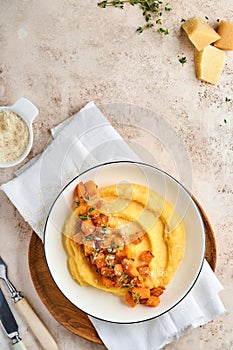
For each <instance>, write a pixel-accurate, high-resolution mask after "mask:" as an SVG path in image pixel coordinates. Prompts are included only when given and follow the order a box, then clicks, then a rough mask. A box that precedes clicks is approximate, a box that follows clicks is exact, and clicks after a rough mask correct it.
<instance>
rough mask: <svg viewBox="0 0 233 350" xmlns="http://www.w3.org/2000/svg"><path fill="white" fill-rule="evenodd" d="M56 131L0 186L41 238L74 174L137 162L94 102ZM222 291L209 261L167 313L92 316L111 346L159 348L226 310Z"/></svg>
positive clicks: (116, 349) (128, 349)
mask: <svg viewBox="0 0 233 350" xmlns="http://www.w3.org/2000/svg"><path fill="white" fill-rule="evenodd" d="M52 135H53V137H54V140H53V141H52V142H51V144H50V145H49V146H48V148H47V149H46V150H45V151H44V152H43V153H42V154H41V155H40V156H37V157H36V158H35V159H33V160H32V161H30V162H29V163H28V164H26V165H25V166H24V167H22V168H21V169H20V170H19V171H18V172H17V173H16V177H15V178H14V179H13V180H11V181H9V182H8V183H6V184H4V185H2V186H1V189H2V190H3V191H4V192H5V193H6V195H7V196H8V197H9V198H10V200H11V201H12V203H13V204H14V205H15V207H16V208H17V209H18V211H19V212H20V213H21V215H22V216H23V217H24V219H25V220H26V221H27V222H28V223H29V225H30V226H31V227H32V229H33V230H34V231H35V232H36V233H37V234H38V235H39V236H40V237H41V238H42V237H43V229H44V224H45V220H46V217H47V214H48V210H49V208H50V206H51V204H52V203H53V201H54V200H55V198H56V197H57V195H58V193H59V192H60V190H61V189H62V188H63V187H64V186H65V185H66V184H67V183H68V182H69V181H70V180H71V179H72V178H73V177H74V176H76V175H77V174H79V173H80V172H82V171H84V170H85V169H87V168H90V167H91V166H93V165H96V164H99V163H103V162H107V161H111V160H139V158H138V156H137V155H136V154H135V153H134V152H133V151H132V150H131V149H130V148H129V146H128V145H127V143H126V142H125V141H124V140H123V139H122V138H121V137H120V135H119V134H118V133H117V132H116V130H115V129H114V128H113V127H112V126H111V125H110V123H109V122H108V121H107V120H106V119H105V117H104V116H103V114H102V113H101V112H100V111H99V109H98V108H97V107H96V106H95V104H94V103H93V102H90V103H88V104H87V105H86V106H85V107H84V108H83V109H81V111H80V112H78V113H77V114H75V115H74V116H72V117H71V118H69V119H68V120H66V121H65V122H63V123H62V124H60V125H58V126H57V127H55V128H54V129H53V130H52ZM221 289H222V286H221V284H220V282H219V281H218V279H217V277H216V276H215V274H214V273H213V271H212V270H211V268H210V267H209V265H208V263H207V261H205V262H204V266H203V269H202V272H201V274H200V276H199V278H198V281H197V282H196V284H195V286H194V287H193V289H192V291H191V292H190V293H189V294H188V295H187V296H186V297H185V298H184V299H183V300H182V301H181V302H180V303H179V304H178V305H177V306H176V307H175V308H173V309H172V310H171V311H169V312H168V313H166V314H164V315H162V316H160V317H158V318H156V319H154V320H150V321H146V322H143V323H138V324H133V325H120V324H111V323H108V322H104V321H100V320H97V319H95V318H93V317H90V320H91V321H92V323H93V325H94V326H95V328H96V330H97V332H98V334H99V336H100V338H101V339H102V341H103V343H104V344H105V345H106V347H107V348H108V349H110V350H119V349H121V348H124V349H125V350H137V349H138V350H147V349H148V350H156V349H160V348H162V347H163V346H165V345H166V344H168V343H170V342H172V341H173V340H175V339H178V338H179V337H180V336H181V335H182V334H184V333H185V332H186V331H188V330H191V329H192V328H195V327H198V326H200V325H203V324H205V323H207V322H209V321H211V320H212V319H214V318H215V317H217V316H219V315H221V314H222V313H224V312H225V308H224V306H223V304H222V302H221V300H220V298H219V296H218V293H219V291H220V290H221Z"/></svg>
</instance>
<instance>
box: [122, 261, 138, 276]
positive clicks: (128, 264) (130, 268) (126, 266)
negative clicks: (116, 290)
mask: <svg viewBox="0 0 233 350" xmlns="http://www.w3.org/2000/svg"><path fill="white" fill-rule="evenodd" d="M121 264H122V267H123V271H124V272H125V273H126V274H127V275H129V276H131V277H134V276H138V275H139V272H138V270H137V269H136V267H135V266H134V262H133V260H130V259H126V258H124V259H123V260H122V262H121Z"/></svg>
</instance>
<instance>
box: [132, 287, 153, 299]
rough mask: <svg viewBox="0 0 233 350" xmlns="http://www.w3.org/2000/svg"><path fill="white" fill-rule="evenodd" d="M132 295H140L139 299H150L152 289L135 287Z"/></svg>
mask: <svg viewBox="0 0 233 350" xmlns="http://www.w3.org/2000/svg"><path fill="white" fill-rule="evenodd" d="M132 293H133V294H135V295H138V297H139V299H148V298H150V288H143V287H134V288H132Z"/></svg>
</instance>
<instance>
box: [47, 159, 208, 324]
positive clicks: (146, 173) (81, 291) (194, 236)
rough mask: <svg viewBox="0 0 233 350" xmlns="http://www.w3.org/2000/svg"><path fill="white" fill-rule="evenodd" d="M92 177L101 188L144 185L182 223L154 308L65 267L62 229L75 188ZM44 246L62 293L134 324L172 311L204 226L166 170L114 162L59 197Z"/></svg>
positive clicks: (200, 255) (198, 257)
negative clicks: (169, 273)
mask: <svg viewBox="0 0 233 350" xmlns="http://www.w3.org/2000/svg"><path fill="white" fill-rule="evenodd" d="M88 180H94V181H95V182H96V183H97V184H98V186H99V187H103V186H107V185H110V184H114V183H118V182H122V181H127V182H130V183H138V184H141V185H145V186H148V187H149V188H151V189H153V190H155V191H157V192H158V193H160V194H161V195H162V196H163V197H165V198H166V199H167V200H168V201H169V202H170V203H171V204H173V205H174V207H175V210H176V212H177V213H178V214H179V215H180V217H181V218H182V219H183V223H184V225H185V254H184V258H183V260H182V262H181V263H180V266H179V267H178V270H177V271H176V274H175V276H174V277H173V279H172V280H171V282H170V284H169V285H168V286H167V289H166V291H165V293H164V294H163V295H162V297H161V302H160V304H159V306H157V307H155V308H153V307H152V308H149V307H145V306H143V305H138V306H137V307H135V308H132V309H131V308H130V307H129V306H128V305H126V304H125V303H124V301H123V300H122V298H120V297H117V296H115V295H113V294H111V293H106V292H104V291H101V290H98V289H96V288H93V287H83V286H80V285H79V284H78V283H77V282H75V281H74V280H73V279H72V277H71V275H70V272H69V270H68V267H67V254H66V252H65V249H64V247H63V244H62V234H61V232H62V228H63V225H64V222H65V220H66V219H67V218H68V217H69V215H70V213H71V203H72V198H73V191H74V189H75V186H76V185H77V184H78V183H79V182H80V181H83V182H85V181H88ZM44 250H45V257H46V261H47V264H48V268H49V271H50V273H51V276H52V277H53V279H54V281H55V283H56V285H57V286H58V288H59V289H60V291H61V292H62V293H63V294H64V296H65V297H66V298H67V299H68V300H70V301H71V302H72V303H73V304H74V305H75V306H77V307H78V308H79V309H81V310H82V311H84V312H86V313H87V314H89V315H91V316H94V317H96V318H99V319H102V320H105V321H110V322H116V323H134V322H141V321H145V320H149V319H152V318H154V317H157V316H160V315H162V314H163V313H165V312H167V311H169V310H170V309H172V308H173V307H174V306H175V305H177V304H178V303H179V302H180V301H181V300H182V299H183V298H184V297H185V296H186V295H187V294H188V293H189V292H190V290H191V288H192V287H193V285H194V284H195V282H196V280H197V278H198V276H199V274H200V271H201V268H202V264H203V261H204V255H205V230H204V224H203V221H202V218H201V215H200V213H199V210H198V208H197V206H196V204H195V202H194V201H193V199H192V198H191V196H190V194H189V193H188V191H187V190H186V189H185V188H184V187H183V186H182V185H181V184H180V183H179V182H178V181H176V180H175V179H174V178H172V177H171V176H170V175H168V174H167V173H165V172H163V171H161V170H159V169H157V168H155V167H153V166H150V165H146V164H142V163H136V162H124V161H123V162H113V163H107V164H103V165H99V166H97V167H94V168H92V169H90V170H87V171H85V172H83V173H82V174H80V175H79V176H77V177H76V178H74V179H73V180H72V181H71V182H70V183H69V184H68V185H67V186H66V187H65V188H64V189H63V190H62V192H61V193H60V194H59V195H58V197H57V199H56V200H55V202H54V204H53V206H52V208H51V210H50V213H49V215H48V218H47V221H46V225H45V232H44Z"/></svg>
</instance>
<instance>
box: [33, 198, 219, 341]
mask: <svg viewBox="0 0 233 350" xmlns="http://www.w3.org/2000/svg"><path fill="white" fill-rule="evenodd" d="M194 200H195V202H196V204H197V205H198V207H199V209H200V212H201V214H202V218H203V221H204V225H205V231H206V254H205V258H206V260H207V261H208V263H209V264H210V266H211V268H212V269H213V271H215V267H216V255H217V254H216V251H217V249H216V241H215V237H214V232H213V229H212V227H211V225H210V222H209V220H208V218H207V216H206V214H205V212H204V210H203V208H202V207H201V206H200V204H199V203H198V202H197V200H196V199H195V198H194ZM28 261H29V269H30V273H31V277H32V281H33V284H34V286H35V289H36V291H37V293H38V295H39V297H40V299H41V300H42V302H43V303H44V305H45V306H46V307H47V309H48V310H49V312H50V313H51V315H52V316H53V317H54V318H55V319H56V320H57V321H58V322H59V323H60V324H61V325H62V326H64V327H65V328H66V329H67V330H69V331H70V332H72V333H74V334H76V335H79V336H80V337H82V338H84V339H87V340H90V341H92V342H94V343H98V344H102V341H101V339H100V338H99V336H98V334H97V332H96V330H95V328H94V327H93V325H92V323H91V322H90V320H89V318H88V316H87V315H86V314H85V313H84V312H82V311H81V310H79V309H78V308H76V307H75V306H74V305H73V304H72V303H71V302H69V301H68V300H67V299H66V298H65V297H64V295H63V294H62V293H61V292H60V290H59V289H58V288H57V286H56V284H55V282H54V281H53V279H52V277H51V275H50V273H49V270H48V266H47V263H46V260H45V256H44V248H43V243H42V241H41V239H40V238H39V237H38V236H37V234H36V233H33V234H32V236H31V240H30V244H29V251H28Z"/></svg>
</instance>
